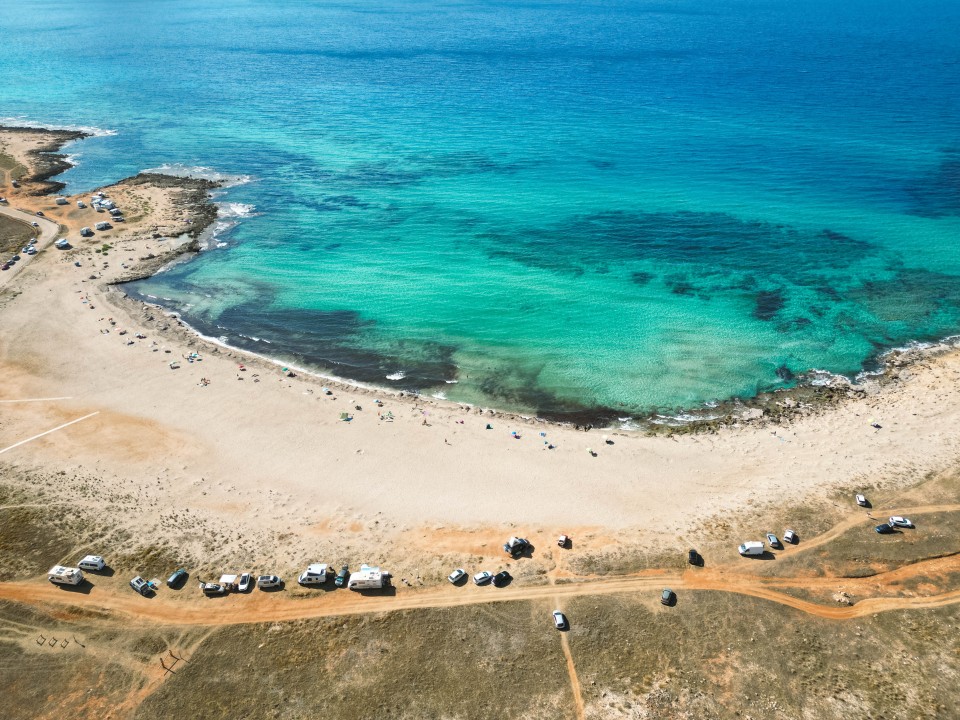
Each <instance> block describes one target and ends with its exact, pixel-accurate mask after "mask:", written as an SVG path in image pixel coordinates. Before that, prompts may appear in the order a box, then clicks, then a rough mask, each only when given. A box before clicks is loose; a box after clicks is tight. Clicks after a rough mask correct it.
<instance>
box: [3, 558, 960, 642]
mask: <svg viewBox="0 0 960 720" xmlns="http://www.w3.org/2000/svg"><path fill="white" fill-rule="evenodd" d="M945 571H953V572H957V571H960V556H957V555H952V556H949V557H946V558H936V559H934V560H930V561H923V562H919V563H914V564H912V565H908V566H905V567H901V568H898V569H897V570H894V571H891V572H890V573H881V574H878V575H873V576H870V577H865V578H842V579H841V578H834V577H827V578H806V577H804V578H766V577H757V576H753V575H748V574H738V573H735V572H730V571H727V570H724V569H719V570H713V571H703V570H687V571H685V572H682V573H681V572H677V571H669V570H663V571H647V572H645V573H644V574H643V575H632V576H626V577H617V578H604V579H589V580H583V581H581V582H570V583H564V584H560V585H537V586H524V587H518V586H510V587H506V588H492V587H484V588H474V587H466V588H453V587H444V586H437V587H432V588H428V589H424V590H409V589H406V588H400V589H396V590H393V589H391V590H390V591H389V592H387V593H386V594H371V595H360V594H355V593H351V592H333V593H325V594H322V595H317V596H316V597H303V596H299V597H290V596H284V595H283V594H282V593H264V592H253V593H251V594H249V595H228V596H226V597H221V598H208V599H204V600H202V601H199V602H196V603H194V602H191V603H190V604H189V605H184V604H183V603H173V602H170V601H168V600H166V599H165V598H164V597H162V596H157V597H154V598H149V599H147V598H142V597H140V596H138V595H134V594H133V593H132V592H127V591H125V590H122V589H118V590H109V589H107V590H104V589H98V588H93V590H92V591H90V592H88V593H87V592H82V591H75V590H71V589H67V588H61V587H57V586H54V585H51V584H47V583H43V582H39V581H28V582H12V583H3V584H0V599H3V600H12V601H16V602H21V603H27V604H32V605H69V606H77V607H92V608H97V609H98V610H103V611H108V612H115V613H119V614H122V615H125V616H129V617H130V618H135V619H139V620H149V621H151V622H158V623H164V624H171V625H209V626H214V625H239V624H247V623H260V622H279V621H286V620H300V619H305V618H324V617H338V616H346V615H363V614H369V613H382V612H394V611H398V610H425V609H436V608H450V607H462V606H465V605H478V604H485V603H492V602H511V601H519V600H524V601H544V604H545V605H546V604H550V605H552V606H559V604H560V603H562V602H563V601H564V600H566V599H571V598H577V597H594V596H603V595H616V594H623V593H630V594H634V595H636V594H638V593H641V594H643V593H646V594H648V595H649V596H650V597H656V596H657V595H659V591H660V590H662V589H663V588H664V587H666V586H669V587H670V588H672V589H674V590H680V591H683V590H712V591H718V592H729V593H734V594H738V595H747V596H750V597H756V598H760V599H763V600H768V601H770V602H774V603H777V604H780V605H784V606H787V607H791V608H794V609H795V610H799V611H801V612H804V613H807V614H810V615H815V616H817V617H822V618H827V619H833V620H845V619H851V618H857V617H862V616H864V615H870V614H873V613H877V612H886V611H891V610H909V609H923V608H935V607H943V606H946V605H953V604H957V603H960V590H952V591H949V592H945V593H940V594H935V595H928V596H918V597H866V598H865V599H863V600H860V601H858V602H857V603H856V604H855V605H852V606H837V607H834V606H827V605H822V604H819V603H815V602H811V601H808V600H803V599H800V598H797V597H793V596H791V595H788V594H785V593H782V592H778V591H777V590H776V589H774V588H777V587H779V588H786V587H797V588H801V589H807V588H811V587H832V586H836V585H837V584H838V582H842V584H843V585H844V586H845V587H846V588H848V589H849V590H850V591H851V592H855V593H860V592H863V593H866V592H870V591H871V590H875V589H876V587H877V586H883V585H890V584H892V583H894V582H897V583H899V582H903V580H905V579H907V578H910V577H917V576H919V577H928V576H931V574H932V573H934V572H937V573H939V572H945ZM394 592H395V593H396V594H395V595H394V594H392V593H394ZM545 615H546V613H545ZM544 621H546V617H545V618H544Z"/></svg>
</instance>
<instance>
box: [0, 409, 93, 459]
mask: <svg viewBox="0 0 960 720" xmlns="http://www.w3.org/2000/svg"><path fill="white" fill-rule="evenodd" d="M99 414H100V411H99V410H97V411H96V412H92V413H90V414H89V415H84V416H83V417H79V418H77V419H76V420H71V421H70V422H68V423H64V424H63V425H58V426H57V427H55V428H53V429H52V430H47V431H46V432H42V433H40V434H39V435H34V436H33V437H30V438H27V439H26V440H21V441H20V442H18V443H14V444H13V445H11V446H10V447H5V448H4V449H3V450H0V455H3V454H4V453H5V452H6V451H7V450H13V449H14V448H15V447H20V446H21V445H25V444H27V443H28V442H31V441H33V440H36V439H38V438H42V437H43V436H44V435H49V434H50V433H54V432H56V431H57V430H63V429H64V428H65V427H70V426H71V425H73V424H74V423H78V422H80V421H81V420H86V419H87V418H92V417H93V416H94V415H99Z"/></svg>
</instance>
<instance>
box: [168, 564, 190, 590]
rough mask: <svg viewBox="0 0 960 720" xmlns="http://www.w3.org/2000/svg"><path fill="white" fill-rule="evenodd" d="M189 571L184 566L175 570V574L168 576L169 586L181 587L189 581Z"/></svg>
mask: <svg viewBox="0 0 960 720" xmlns="http://www.w3.org/2000/svg"><path fill="white" fill-rule="evenodd" d="M187 577H188V576H187V571H186V570H184V569H183V568H180V569H179V570H175V571H174V573H173V575H171V576H170V577H168V578H167V587H172V588H175V587H180V586H181V585H183V584H184V583H185V582H186V581H187Z"/></svg>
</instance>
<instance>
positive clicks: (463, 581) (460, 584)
mask: <svg viewBox="0 0 960 720" xmlns="http://www.w3.org/2000/svg"><path fill="white" fill-rule="evenodd" d="M468 582H470V576H469V575H464V576H463V577H462V578H460V579H459V580H457V581H456V582H455V583H453V585H454V586H456V587H463V586H464V585H466V584H467V583H468Z"/></svg>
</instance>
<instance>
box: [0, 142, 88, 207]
mask: <svg viewBox="0 0 960 720" xmlns="http://www.w3.org/2000/svg"><path fill="white" fill-rule="evenodd" d="M0 130H9V131H12V132H28V133H34V134H38V135H44V136H46V137H47V144H45V145H43V146H41V147H38V148H35V149H33V150H30V151H29V153H28V155H29V156H30V159H31V162H30V165H29V166H28V168H27V169H28V171H29V172H30V174H29V175H26V176H24V177H22V178H20V183H21V184H24V185H31V186H33V187H31V188H30V190H29V193H28V194H29V195H34V196H41V195H52V194H53V193H57V192H60V191H61V190H63V188H65V187H66V185H65V184H64V183H62V182H57V181H51V180H50V178H52V177H56V176H57V175H59V174H61V173H63V172H65V171H67V170H69V169H70V168H71V167H73V165H72V164H71V163H70V161H69V160H67V156H66V154H64V153H61V152H60V150H62V149H63V146H64V145H67V144H68V143H71V142H75V141H77V140H83V139H84V138H88V137H92V136H91V135H90V133H86V132H83V131H82V130H51V129H48V128H32V127H9V126H3V127H0Z"/></svg>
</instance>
